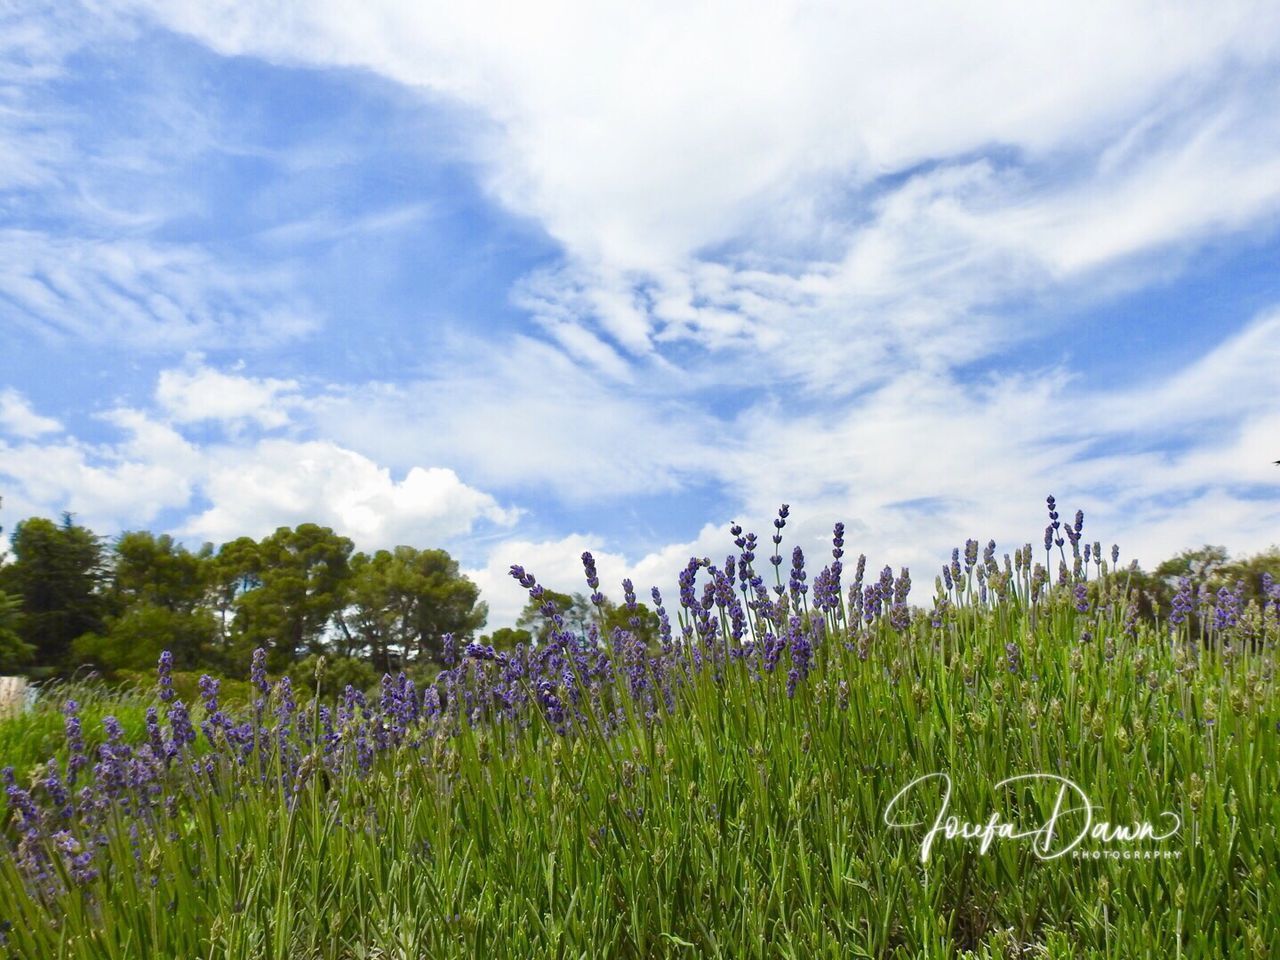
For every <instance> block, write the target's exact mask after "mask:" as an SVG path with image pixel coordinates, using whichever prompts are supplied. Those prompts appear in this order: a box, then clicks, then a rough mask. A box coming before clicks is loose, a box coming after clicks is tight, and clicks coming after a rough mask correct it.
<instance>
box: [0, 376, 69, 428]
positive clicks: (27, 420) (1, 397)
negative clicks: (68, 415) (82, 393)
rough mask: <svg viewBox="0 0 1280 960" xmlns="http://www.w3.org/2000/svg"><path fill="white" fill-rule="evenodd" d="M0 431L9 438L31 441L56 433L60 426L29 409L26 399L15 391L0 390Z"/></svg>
mask: <svg viewBox="0 0 1280 960" xmlns="http://www.w3.org/2000/svg"><path fill="white" fill-rule="evenodd" d="M0 430H3V431H4V432H6V433H8V434H9V435H10V436H15V437H22V438H24V439H31V438H34V437H39V436H41V435H43V434H46V433H58V432H60V431H61V430H62V424H61V423H59V422H58V421H57V420H55V419H53V418H52V417H44V416H41V415H40V414H38V413H36V412H35V411H34V410H32V409H31V405H30V404H29V403H27V398H26V397H24V396H23V395H22V394H20V393H19V392H18V391H17V390H14V389H12V388H9V389H7V390H0Z"/></svg>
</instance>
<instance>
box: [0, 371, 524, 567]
mask: <svg viewBox="0 0 1280 960" xmlns="http://www.w3.org/2000/svg"><path fill="white" fill-rule="evenodd" d="M218 377H224V378H225V379H226V381H227V384H229V385H230V386H229V388H230V389H232V390H233V391H238V394H239V395H240V396H241V397H243V396H244V395H245V394H246V391H245V389H242V388H244V387H245V385H246V384H249V385H250V386H252V385H254V384H260V383H261V381H251V380H249V379H248V378H243V377H236V376H233V375H229V374H222V373H220V372H218V371H214V370H209V369H205V368H200V370H198V371H197V373H196V374H195V376H194V377H193V378H188V379H179V380H178V381H176V382H177V383H178V384H179V386H185V385H188V384H189V383H190V382H191V381H192V380H193V379H194V381H195V382H196V383H197V384H201V383H203V384H206V385H207V384H208V383H210V382H213V383H215V384H216V383H218V382H219V381H218V379H217V378H218ZM161 380H162V383H163V382H164V378H163V377H162V378H161ZM170 382H171V383H172V382H174V381H170ZM196 392H197V394H198V393H199V391H198V390H197V391H196ZM248 392H249V393H252V391H248ZM189 393H190V391H184V390H177V391H176V392H175V393H174V394H173V396H176V397H179V398H187V397H188V394H189ZM269 394H270V391H268V395H267V396H266V399H267V400H269V399H270V395H269ZM160 395H161V396H162V397H170V394H169V393H166V392H165V391H163V390H162V391H160ZM170 399H172V397H170ZM259 399H262V398H261V397H260V398H259ZM20 409H21V411H22V415H23V417H24V418H25V420H24V421H23V422H25V423H27V424H28V425H29V424H30V422H32V421H34V422H36V423H42V422H48V423H53V421H51V420H48V418H44V417H41V416H40V415H39V414H37V413H35V412H34V411H32V410H30V408H29V407H27V406H26V405H25V404H23V405H22V406H21V407H20ZM227 409H228V410H231V409H232V407H228V408H227ZM257 410H258V406H257V405H255V404H240V405H239V406H234V412H236V413H239V414H244V415H253V414H255V413H256V412H257ZM165 412H170V413H172V410H170V411H165V410H157V411H143V410H138V409H132V408H116V409H113V410H111V411H109V412H108V413H106V414H104V415H103V416H102V419H103V420H104V421H105V422H106V423H107V424H108V425H109V426H110V427H112V428H114V429H115V430H116V431H117V432H118V434H119V438H118V439H116V440H114V441H108V442H101V443H88V442H85V441H83V440H81V439H79V438H77V437H74V436H70V435H66V434H62V435H59V436H56V437H53V438H49V437H42V436H39V435H37V436H34V437H32V438H30V439H26V440H19V441H13V442H10V441H6V440H2V439H0V482H2V483H3V486H4V489H5V506H6V509H7V510H8V511H9V513H10V515H12V516H16V517H18V518H21V517H23V516H27V515H31V514H45V515H48V514H53V513H58V512H61V511H63V510H69V511H71V512H72V513H74V514H76V515H77V517H78V518H79V519H80V520H81V521H82V522H84V523H86V524H88V525H89V526H91V527H93V528H95V529H98V530H99V531H101V532H108V533H111V532H118V531H120V530H124V529H129V528H134V527H138V526H145V525H149V524H152V523H154V522H156V521H157V519H158V518H160V517H161V516H162V514H165V515H166V518H165V522H166V524H167V525H168V526H170V527H171V528H173V529H176V531H177V532H179V533H180V534H182V535H184V536H186V537H188V538H191V539H198V540H211V541H215V542H221V541H225V540H229V539H232V538H234V537H237V536H241V535H249V536H263V535H265V534H267V533H270V532H271V531H273V530H275V529H276V528H277V527H279V526H285V525H294V524H298V523H303V522H314V523H321V524H326V525H328V526H331V527H333V528H334V529H335V530H337V531H338V532H339V533H341V534H344V535H345V536H349V537H351V539H352V540H354V541H355V542H356V543H357V545H359V546H360V547H361V548H364V549H375V548H380V547H390V546H394V545H397V544H401V543H409V544H414V545H420V546H421V545H440V544H447V543H451V542H453V541H455V540H457V539H458V538H460V537H463V536H465V535H468V534H470V533H471V532H472V531H473V530H474V529H475V528H476V527H477V525H485V526H488V527H493V528H499V529H502V528H507V527H510V526H511V525H512V524H514V523H515V522H516V520H517V519H518V517H519V512H518V511H517V510H515V509H513V508H509V507H504V506H501V505H500V504H499V503H498V502H497V500H495V499H494V497H492V496H491V495H489V494H487V493H484V492H483V491H480V490H478V489H476V488H474V487H471V486H469V485H467V484H466V483H464V482H463V481H462V480H461V479H460V478H459V476H458V475H457V473H455V472H454V471H453V470H452V469H449V468H446V467H439V466H421V465H414V466H412V467H411V468H409V469H408V470H406V471H405V472H404V474H403V476H402V477H400V478H399V479H396V478H395V477H393V475H392V472H391V470H390V469H389V468H387V467H384V466H380V465H379V464H378V463H376V462H374V461H373V460H370V459H369V458H368V457H365V456H363V455H361V454H359V453H357V452H355V451H352V450H350V449H347V448H344V447H342V446H340V445H338V444H336V443H334V442H332V441H328V440H296V439H281V438H272V437H262V436H255V435H253V434H252V433H251V432H247V431H246V432H244V433H236V434H233V435H232V436H231V437H230V438H229V439H227V440H226V441H223V442H199V441H196V440H192V439H189V438H188V437H187V436H186V435H185V434H184V433H183V427H184V425H185V424H186V423H187V422H188V419H193V418H187V419H184V416H183V414H184V413H185V412H186V408H185V407H184V406H182V404H178V405H177V413H176V415H173V416H171V417H170V418H168V419H166V418H165V417H164V415H163V414H164V413H165ZM224 412H226V411H224ZM257 419H258V420H259V421H260V422H261V421H262V420H263V419H264V418H262V417H259V418H257ZM265 421H266V423H265V425H267V426H269V425H271V423H272V421H271V418H270V417H266V418H265ZM202 504H203V505H204V506H203V507H202V506H201V505H202ZM174 517H177V518H178V519H176V520H175V519H174Z"/></svg>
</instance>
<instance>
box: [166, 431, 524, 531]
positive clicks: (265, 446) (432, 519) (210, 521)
mask: <svg viewBox="0 0 1280 960" xmlns="http://www.w3.org/2000/svg"><path fill="white" fill-rule="evenodd" d="M211 460H212V462H211V464H210V466H209V468H208V473H207V476H206V478H205V479H204V481H203V484H202V487H203V491H204V493H205V495H206V496H207V497H208V498H209V499H210V500H212V501H213V506H212V507H211V508H210V509H208V510H206V511H204V512H203V513H201V514H199V515H198V516H194V517H192V518H191V519H190V520H188V521H187V523H186V526H185V531H184V532H185V533H187V534H189V535H191V536H198V537H202V538H207V539H210V540H226V539H230V538H232V537H236V536H241V535H245V534H247V535H249V536H255V537H260V536H263V535H265V534H267V533H270V532H271V531H272V530H274V529H275V528H276V527H278V526H286V525H287V526H292V525H295V524H298V523H304V522H311V523H320V524H324V525H326V526H331V527H333V528H334V529H335V530H336V531H338V532H339V533H342V534H344V535H346V536H349V537H351V538H352V539H353V540H354V541H355V542H356V543H357V544H358V545H359V546H361V547H363V548H373V547H385V546H391V545H395V544H400V543H407V544H413V545H418V546H422V545H427V544H439V543H442V542H447V541H449V540H451V539H453V538H455V537H458V536H460V535H462V534H465V533H468V532H469V531H470V530H471V528H472V527H473V526H474V525H475V524H476V522H478V521H481V520H484V521H488V522H489V523H493V524H498V525H509V524H511V523H512V522H514V520H515V519H516V516H517V514H516V513H515V512H514V511H512V510H508V509H505V508H503V507H500V506H499V505H498V503H497V502H496V501H495V500H494V499H493V497H491V496H489V495H488V494H485V493H481V492H480V491H478V490H475V489H472V488H471V487H468V486H467V485H466V484H464V483H463V482H462V481H461V480H459V479H458V476H457V474H455V473H454V472H453V471H452V470H449V469H444V468H440V467H432V468H422V467H414V468H413V469H411V470H410V471H409V472H408V473H407V474H406V475H405V477H404V479H403V480H399V481H397V480H394V479H392V477H391V473H390V471H389V470H387V469H386V468H385V467H380V466H378V465H377V464H376V463H374V462H373V461H372V460H369V459H367V458H366V457H363V456H361V455H360V454H358V453H354V452H352V451H351V450H347V449H344V448H343V447H340V446H338V445H337V444H334V443H331V442H329V441H306V442H297V441H291V440H262V441H260V442H259V443H257V444H256V445H254V446H252V447H246V448H240V449H219V450H217V451H214V452H213V456H212V457H211Z"/></svg>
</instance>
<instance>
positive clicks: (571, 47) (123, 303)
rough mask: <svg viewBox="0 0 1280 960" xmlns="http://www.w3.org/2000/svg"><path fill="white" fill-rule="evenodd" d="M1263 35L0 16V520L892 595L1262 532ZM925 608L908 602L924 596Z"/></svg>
mask: <svg viewBox="0 0 1280 960" xmlns="http://www.w3.org/2000/svg"><path fill="white" fill-rule="evenodd" d="M1278 458H1280V5H1277V4H1275V3H1265V2H1264V3H1233V2H1219V3H1214V4H1203V3H1195V4H1192V3H1168V2H1161V3H1143V2H1134V3H1125V4H1116V3H1087V2H1082V3H1078V4H1071V5H1063V4H1060V3H1038V2H1019V3H989V2H975V3H970V4H964V5H939V4H925V3H913V2H903V3H898V4H890V5H884V4H864V3H839V4H808V3H805V4H796V3H788V2H780V0H770V2H768V3H752V2H743V0H735V2H733V3H714V2H712V3H705V4H689V3H687V2H681V3H666V2H658V3H653V4H639V5H637V4H612V3H598V2H596V3H570V2H541V3H536V4H531V3H522V4H490V3H484V2H476V3H467V4H459V3H432V2H424V0H362V2H361V3H359V4H353V3H339V2H336V0H297V2H290V0H274V2H266V0H260V2H229V0H212V2H201V3H199V4H196V3H185V2H181V0H154V2H148V0H86V2H83V3H81V2H77V0H59V2H56V3H53V4H47V5H44V4H41V3H39V2H36V0H18V2H16V3H14V2H13V0H0V498H3V504H2V506H0V525H3V526H4V527H5V528H6V529H7V530H11V529H12V526H13V524H14V523H15V522H17V521H18V520H21V519H22V518H23V517H27V516H33V515H43V516H57V515H58V514H60V513H61V512H63V511H71V512H72V513H73V514H74V515H75V516H76V518H77V520H78V521H79V522H81V523H84V524H86V525H88V526H90V527H91V528H92V529H94V530H95V531H97V532H98V533H100V534H103V535H105V536H108V537H110V536H114V535H116V534H118V533H120V532H123V531H125V530H136V529H150V530H154V531H157V532H158V531H165V532H169V533H172V534H174V535H176V536H178V537H180V538H182V539H183V540H184V541H185V542H188V543H190V544H192V545H193V546H194V545H198V544H200V543H203V542H206V541H208V542H212V543H214V544H218V543H221V542H224V541H226V540H229V539H232V538H234V537H237V536H240V535H245V534H247V535H251V536H264V535H266V534H268V533H270V532H271V531H273V530H274V529H276V528H277V527H278V526H281V525H293V524H297V523H302V522H306V521H313V522H318V523H322V524H326V525H328V526H331V527H333V528H334V529H335V530H337V531H338V532H340V533H342V534H344V535H346V536H348V537H350V538H351V539H352V540H353V541H354V542H355V544H356V546H357V548H359V549H362V550H373V549H378V548H382V547H389V546H394V545H396V544H401V543H405V544H410V545H413V546H418V547H444V548H446V549H448V550H449V551H450V552H451V553H452V554H453V555H454V556H455V557H457V558H458V560H459V562H460V563H461V565H462V567H463V568H464V569H465V570H466V571H467V572H468V575H470V576H471V577H472V578H473V579H475V580H476V582H477V583H478V584H479V585H480V587H481V589H482V595H483V598H484V599H485V600H486V601H487V602H488V603H489V605H490V609H491V613H490V619H489V625H490V626H491V627H497V626H502V625H506V624H510V623H512V622H513V621H514V619H515V617H516V615H517V613H518V611H519V609H520V607H521V604H522V598H521V594H520V590H519V587H518V585H516V584H515V583H514V582H512V581H511V580H510V579H509V578H508V577H507V575H506V571H507V568H508V567H509V566H510V565H511V564H512V563H517V562H518V563H522V564H523V565H525V566H526V567H527V568H528V569H529V570H530V571H531V572H533V573H534V574H535V575H537V576H538V577H539V579H540V580H541V581H543V582H544V583H546V584H548V585H549V586H552V587H554V588H556V589H561V590H581V589H583V586H584V585H583V583H582V578H581V565H580V561H579V555H580V554H581V552H582V551H583V550H588V549H589V550H591V551H592V552H593V553H594V554H595V555H596V557H597V559H598V561H599V566H600V572H601V577H602V579H603V580H604V581H605V584H606V587H607V588H608V587H609V586H610V585H612V589H611V590H609V591H608V592H611V593H612V594H613V595H614V596H615V598H617V597H619V596H620V593H621V591H620V589H619V588H618V587H617V586H616V585H617V584H618V582H619V581H620V580H621V579H622V578H623V577H625V576H631V577H633V578H635V580H636V582H637V585H638V586H639V587H641V589H642V590H647V587H648V586H650V585H653V584H657V585H660V586H662V587H664V588H670V587H671V586H673V585H674V582H675V575H676V573H677V571H678V569H679V568H680V567H681V566H683V564H684V562H685V561H686V560H687V559H688V558H689V557H690V556H691V555H696V556H710V557H719V558H723V557H724V556H725V555H726V554H727V553H729V552H730V551H731V550H732V542H731V537H730V535H729V533H728V532H727V528H728V526H729V524H730V523H731V522H733V521H738V522H740V523H742V524H743V525H744V526H745V527H746V528H747V529H749V530H755V531H757V532H759V534H760V536H761V539H762V541H764V542H765V544H766V545H768V537H769V534H771V533H772V532H773V528H772V525H771V520H772V518H773V516H774V514H775V512H776V510H777V509H778V506H779V505H780V504H781V503H784V502H785V503H788V504H790V507H791V519H790V520H789V521H788V525H787V529H786V531H785V533H786V535H787V541H786V543H785V544H784V548H786V549H789V548H790V546H792V545H794V544H799V545H801V546H802V547H803V548H804V549H805V551H806V554H807V555H808V556H809V557H811V563H814V564H817V565H820V564H821V563H823V562H825V559H826V558H828V557H829V554H828V553H827V552H826V551H828V550H829V548H830V545H829V543H826V541H827V540H829V537H830V531H831V526H832V524H833V523H835V522H836V521H843V522H844V523H845V524H846V525H847V528H848V532H847V534H846V540H847V547H846V549H847V550H850V551H851V553H852V555H853V556H856V555H857V554H858V553H860V552H861V553H865V554H866V555H867V557H868V561H869V563H870V564H871V565H872V566H873V567H876V568H878V567H880V566H883V565H885V564H891V565H893V566H895V567H897V566H901V565H909V566H910V567H911V569H912V572H913V574H914V579H915V581H916V583H917V584H921V585H922V588H921V589H923V590H924V592H925V593H928V592H929V589H930V584H931V582H932V579H933V574H934V572H935V571H936V569H937V568H938V567H939V566H940V564H941V563H942V562H943V561H944V560H945V559H947V558H948V557H949V555H950V550H951V548H952V547H953V546H956V545H959V544H962V543H963V542H964V540H965V539H966V538H969V537H973V538H976V539H981V540H983V541H984V542H985V541H986V539H987V538H994V539H995V540H996V541H997V544H998V552H1004V551H1009V552H1012V550H1013V549H1014V548H1015V547H1017V546H1019V545H1020V544H1022V543H1023V542H1027V541H1031V542H1038V541H1039V540H1040V538H1041V535H1042V530H1043V526H1044V523H1045V522H1046V521H1045V508H1044V498H1045V496H1046V495H1047V494H1050V493H1052V494H1054V495H1055V496H1056V497H1057V498H1058V501H1059V504H1060V506H1061V507H1062V508H1065V510H1066V511H1067V512H1068V513H1074V511H1075V510H1076V509H1083V510H1084V512H1085V516H1086V521H1085V531H1084V532H1085V539H1086V541H1092V540H1094V539H1097V540H1100V541H1102V542H1104V543H1105V544H1107V546H1108V549H1109V546H1110V544H1111V543H1118V544H1120V546H1121V553H1122V562H1128V561H1129V560H1133V559H1137V560H1139V561H1140V562H1142V563H1144V564H1146V565H1148V566H1151V565H1154V564H1155V563H1158V562H1159V561H1160V560H1162V559H1164V558H1165V557H1167V556H1170V555H1172V554H1174V553H1176V552H1177V551H1179V550H1181V549H1184V548H1188V547H1194V546H1198V545H1200V544H1203V543H1214V544H1222V545H1224V546H1226V547H1227V548H1228V550H1230V551H1231V552H1232V553H1234V554H1247V553H1250V552H1256V551H1258V550H1262V549H1265V548H1266V547H1268V546H1269V545H1271V544H1274V543H1277V542H1280V467H1277V466H1275V465H1274V464H1273V463H1272V461H1274V460H1276V459H1278ZM919 599H921V600H923V599H924V598H919Z"/></svg>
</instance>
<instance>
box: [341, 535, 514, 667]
mask: <svg viewBox="0 0 1280 960" xmlns="http://www.w3.org/2000/svg"><path fill="white" fill-rule="evenodd" d="M351 570H352V579H351V585H350V602H349V605H348V607H347V608H346V609H345V610H344V611H343V613H342V616H341V617H340V618H339V621H338V622H339V627H340V628H341V637H340V639H339V640H338V641H337V646H338V650H339V652H340V653H342V654H344V655H347V656H351V655H356V654H358V653H364V654H366V655H367V656H368V657H369V658H370V659H371V661H372V662H373V665H374V668H375V669H377V670H379V671H383V672H394V671H395V670H399V669H403V668H404V667H405V666H407V665H408V664H409V663H410V662H418V663H424V662H428V661H435V662H440V661H441V660H442V654H443V648H444V635H445V634H446V633H452V634H453V635H454V637H455V638H456V639H458V640H459V641H462V640H466V639H469V638H470V637H472V636H473V635H474V633H475V631H477V630H478V629H480V627H482V626H484V622H485V620H486V619H487V617H488V613H489V608H488V606H487V605H486V604H484V603H481V602H479V601H480V588H479V587H477V586H476V585H475V584H474V583H472V581H471V580H470V579H468V578H467V577H465V576H463V575H462V573H461V571H460V569H459V567H458V562H457V561H456V560H454V559H453V558H452V557H451V556H449V554H448V553H447V552H446V551H444V550H416V549H414V548H413V547H404V546H401V547H396V548H395V549H394V550H379V551H378V552H377V553H375V554H374V555H373V556H371V557H370V556H367V555H365V554H357V555H356V556H355V557H354V558H353V559H352V563H351Z"/></svg>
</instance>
